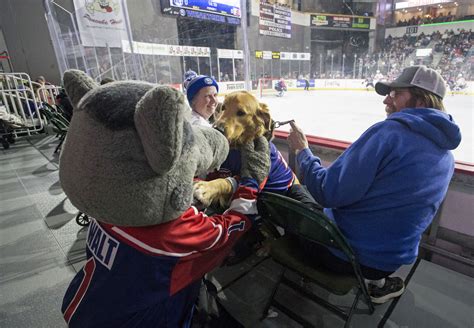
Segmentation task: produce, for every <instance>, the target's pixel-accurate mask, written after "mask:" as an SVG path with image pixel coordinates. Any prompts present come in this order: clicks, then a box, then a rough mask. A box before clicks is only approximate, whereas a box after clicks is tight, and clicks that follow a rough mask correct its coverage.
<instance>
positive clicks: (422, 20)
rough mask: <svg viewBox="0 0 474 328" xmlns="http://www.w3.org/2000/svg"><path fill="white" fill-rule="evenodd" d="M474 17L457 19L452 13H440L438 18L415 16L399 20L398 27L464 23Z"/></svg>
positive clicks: (468, 16)
mask: <svg viewBox="0 0 474 328" xmlns="http://www.w3.org/2000/svg"><path fill="white" fill-rule="evenodd" d="M473 18H474V15H467V16H462V17H456V16H455V15H452V14H451V12H448V13H447V14H446V15H444V14H443V13H439V14H438V15H436V16H434V17H433V16H431V15H425V16H420V15H419V16H416V17H415V16H413V17H411V18H410V19H403V20H399V21H398V22H397V24H396V26H415V25H423V24H433V23H446V22H454V21H464V20H470V19H473Z"/></svg>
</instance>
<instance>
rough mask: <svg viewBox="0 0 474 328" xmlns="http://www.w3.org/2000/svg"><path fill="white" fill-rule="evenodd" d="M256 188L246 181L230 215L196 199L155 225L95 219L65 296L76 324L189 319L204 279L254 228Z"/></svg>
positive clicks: (65, 308) (184, 323)
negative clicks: (211, 212) (201, 208)
mask: <svg viewBox="0 0 474 328" xmlns="http://www.w3.org/2000/svg"><path fill="white" fill-rule="evenodd" d="M253 184H255V183H253ZM256 195H257V190H255V189H253V188H249V187H245V186H240V187H239V188H238V190H237V191H236V193H235V195H234V197H233V201H232V203H231V206H230V207H229V209H228V210H227V211H226V212H225V213H224V214H223V215H216V216H209V217H208V216H206V215H205V214H204V213H202V212H198V211H197V210H196V209H195V208H194V207H191V208H189V209H188V210H187V211H186V212H184V213H183V214H182V215H181V216H180V217H179V218H177V219H176V220H173V221H169V222H166V223H162V224H158V225H154V226H148V227H121V226H114V225H110V224H106V223H102V222H98V221H96V220H92V221H91V224H90V226H89V231H88V235H87V262H86V264H85V266H84V267H83V269H82V270H81V271H80V272H78V273H77V275H76V276H75V277H74V279H73V281H72V282H71V284H70V285H69V288H68V290H67V291H66V295H65V297H64V300H63V305H62V312H63V315H64V319H65V320H66V322H67V323H68V325H69V327H114V328H115V327H188V326H189V325H190V322H191V317H192V310H193V305H194V303H195V301H196V298H197V295H198V292H199V287H200V283H201V282H200V279H201V278H202V277H203V276H204V274H205V273H207V272H209V271H211V270H212V269H214V268H215V267H217V266H218V265H220V263H221V262H222V260H223V259H224V258H225V257H226V256H227V255H228V253H229V252H230V251H231V249H232V247H233V246H234V244H235V242H236V241H237V240H238V238H240V236H242V235H243V234H244V232H246V231H247V230H248V229H249V228H250V226H251V224H252V223H251V220H250V219H249V217H248V216H249V215H250V216H251V215H253V214H256V213H257V208H256Z"/></svg>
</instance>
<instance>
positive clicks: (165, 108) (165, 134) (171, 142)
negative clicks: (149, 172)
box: [134, 86, 193, 175]
mask: <svg viewBox="0 0 474 328" xmlns="http://www.w3.org/2000/svg"><path fill="white" fill-rule="evenodd" d="M186 110H187V107H186V105H185V102H184V95H183V94H182V93H180V92H179V91H177V90H175V89H173V88H171V87H163V86H160V87H156V88H153V89H151V90H150V91H148V92H147V93H146V94H145V95H144V96H143V98H142V99H141V100H140V101H139V102H138V104H137V107H136V109H135V114H134V121H135V127H136V129H137V132H138V135H139V136H140V140H141V142H142V145H143V149H144V150H145V155H146V157H147V159H148V163H149V164H150V166H151V167H152V168H153V170H154V171H155V172H156V173H158V174H159V175H163V174H166V173H167V172H168V171H170V170H172V169H173V168H174V166H175V165H176V163H177V162H178V160H179V158H180V156H181V151H182V149H183V144H185V143H186V144H188V143H192V140H187V139H192V137H193V134H192V131H191V126H190V125H189V123H188V122H187V121H185V118H184V116H185V111H186ZM185 138H187V139H186V140H185Z"/></svg>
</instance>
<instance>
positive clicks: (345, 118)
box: [260, 90, 474, 163]
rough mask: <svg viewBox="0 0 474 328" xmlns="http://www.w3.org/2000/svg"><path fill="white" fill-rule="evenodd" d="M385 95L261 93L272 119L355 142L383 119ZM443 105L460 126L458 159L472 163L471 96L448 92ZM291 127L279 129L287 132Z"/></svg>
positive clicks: (473, 116)
mask: <svg viewBox="0 0 474 328" xmlns="http://www.w3.org/2000/svg"><path fill="white" fill-rule="evenodd" d="M383 99H384V97H382V96H379V95H378V94H376V93H375V92H374V91H326V90H314V91H313V90H312V91H289V92H287V93H285V95H284V96H283V97H277V96H276V95H275V94H267V95H263V97H262V98H261V99H260V101H261V102H263V103H266V104H267V105H269V107H270V112H271V115H272V117H273V119H274V120H276V121H287V120H291V119H294V120H295V121H296V124H298V126H300V127H301V128H302V129H303V131H304V133H305V134H307V135H313V136H318V137H325V138H331V139H336V140H341V141H349V142H353V141H355V140H356V139H357V138H358V137H359V136H360V135H361V134H362V133H363V132H364V131H365V130H367V128H369V127H370V126H371V125H372V124H374V123H377V122H379V121H382V120H384V119H385V118H386V115H385V105H384V104H383V103H382V101H383ZM444 105H445V107H446V110H447V112H448V113H449V114H451V115H452V116H453V118H454V121H455V122H456V123H457V124H458V125H459V126H460V128H461V133H462V141H461V144H460V145H459V147H458V148H457V149H455V150H454V151H453V154H454V157H455V159H456V160H457V161H462V162H468V163H474V141H473V139H474V136H473V127H474V97H473V96H468V95H454V96H452V95H450V94H449V95H447V96H446V97H445V99H444ZM289 129H290V126H289V125H285V126H282V127H280V128H279V130H282V131H289Z"/></svg>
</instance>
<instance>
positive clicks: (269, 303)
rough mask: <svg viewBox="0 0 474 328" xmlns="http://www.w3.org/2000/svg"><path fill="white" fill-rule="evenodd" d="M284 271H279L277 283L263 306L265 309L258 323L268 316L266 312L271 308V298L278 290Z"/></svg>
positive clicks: (283, 269)
mask: <svg viewBox="0 0 474 328" xmlns="http://www.w3.org/2000/svg"><path fill="white" fill-rule="evenodd" d="M285 271H286V269H285V268H284V267H283V268H282V269H281V271H280V274H279V275H278V279H277V282H276V284H275V286H274V287H273V290H272V294H271V295H270V298H269V299H268V301H267V304H265V307H264V309H263V312H262V316H261V317H260V321H262V320H264V319H265V318H266V317H267V316H268V310H269V309H270V306H272V302H273V298H274V297H275V294H276V292H277V290H278V287H279V286H280V283H281V281H282V279H283V275H284V274H285Z"/></svg>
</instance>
